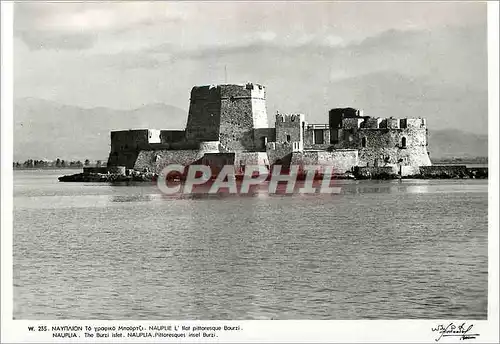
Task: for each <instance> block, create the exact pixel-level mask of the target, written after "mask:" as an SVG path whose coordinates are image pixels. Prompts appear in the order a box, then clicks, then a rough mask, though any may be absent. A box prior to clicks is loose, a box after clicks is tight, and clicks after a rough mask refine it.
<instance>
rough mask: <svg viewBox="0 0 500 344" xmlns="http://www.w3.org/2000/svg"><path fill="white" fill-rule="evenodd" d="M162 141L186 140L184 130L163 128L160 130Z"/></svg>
mask: <svg viewBox="0 0 500 344" xmlns="http://www.w3.org/2000/svg"><path fill="white" fill-rule="evenodd" d="M160 138H161V143H175V142H183V141H186V131H184V130H162V131H161V132H160Z"/></svg>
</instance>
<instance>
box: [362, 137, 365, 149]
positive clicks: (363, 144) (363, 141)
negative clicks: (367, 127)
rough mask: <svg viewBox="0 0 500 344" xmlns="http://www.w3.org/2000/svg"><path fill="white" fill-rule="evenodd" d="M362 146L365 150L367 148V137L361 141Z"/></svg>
mask: <svg viewBox="0 0 500 344" xmlns="http://www.w3.org/2000/svg"><path fill="white" fill-rule="evenodd" d="M361 146H362V147H363V148H365V147H366V137H363V138H362V139H361Z"/></svg>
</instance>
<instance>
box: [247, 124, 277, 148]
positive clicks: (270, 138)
mask: <svg viewBox="0 0 500 344" xmlns="http://www.w3.org/2000/svg"><path fill="white" fill-rule="evenodd" d="M253 136H254V142H255V150H256V151H259V152H265V151H266V145H267V143H268V142H274V141H276V129H275V128H256V129H254V130H253ZM264 138H265V139H264Z"/></svg>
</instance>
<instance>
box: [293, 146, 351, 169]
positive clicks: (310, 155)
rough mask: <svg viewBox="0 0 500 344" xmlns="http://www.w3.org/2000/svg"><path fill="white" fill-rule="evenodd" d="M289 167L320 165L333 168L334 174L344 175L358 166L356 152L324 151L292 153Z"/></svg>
mask: <svg viewBox="0 0 500 344" xmlns="http://www.w3.org/2000/svg"><path fill="white" fill-rule="evenodd" d="M290 164H291V165H299V166H302V167H303V166H305V165H320V166H333V171H334V173H345V172H347V171H351V170H352V168H353V167H354V166H357V165H358V151H357V150H338V151H333V152H325V151H302V152H293V153H292V156H291V162H290Z"/></svg>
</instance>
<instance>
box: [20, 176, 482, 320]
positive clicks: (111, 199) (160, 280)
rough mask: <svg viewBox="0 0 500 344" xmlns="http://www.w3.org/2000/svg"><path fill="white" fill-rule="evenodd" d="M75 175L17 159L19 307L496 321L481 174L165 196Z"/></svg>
mask: <svg viewBox="0 0 500 344" xmlns="http://www.w3.org/2000/svg"><path fill="white" fill-rule="evenodd" d="M77 172H79V171H71V170H41V171H40V170H16V171H14V201H13V205H14V221H13V264H14V269H13V292H14V296H13V297H14V299H13V306H14V309H13V318H14V319H40V320H41V319H52V320H53V319H88V320H90V319H116V320H129V319H130V320H132V319H134V320H137V319H140V320H168V319H178V320H184V319H203V320H212V319H213V320H215V319H224V320H246V319H276V320H285V319H312V320H321V319H333V320H340V319H346V320H348V319H442V318H448V319H461V318H466V319H471V320H474V319H486V318H487V304H488V183H487V180H475V179H465V180H402V181H355V180H339V181H335V184H336V186H338V187H340V188H341V192H340V193H339V194H309V195H291V196H290V195H268V194H255V195H253V196H249V195H247V196H244V195H225V196H221V197H218V196H213V197H171V196H170V197H167V196H165V195H163V194H162V193H161V192H160V190H159V188H158V187H157V186H156V185H155V184H153V183H136V184H133V185H109V184H104V183H61V182H59V181H58V180H57V177H59V176H61V175H63V174H72V173H77Z"/></svg>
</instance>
